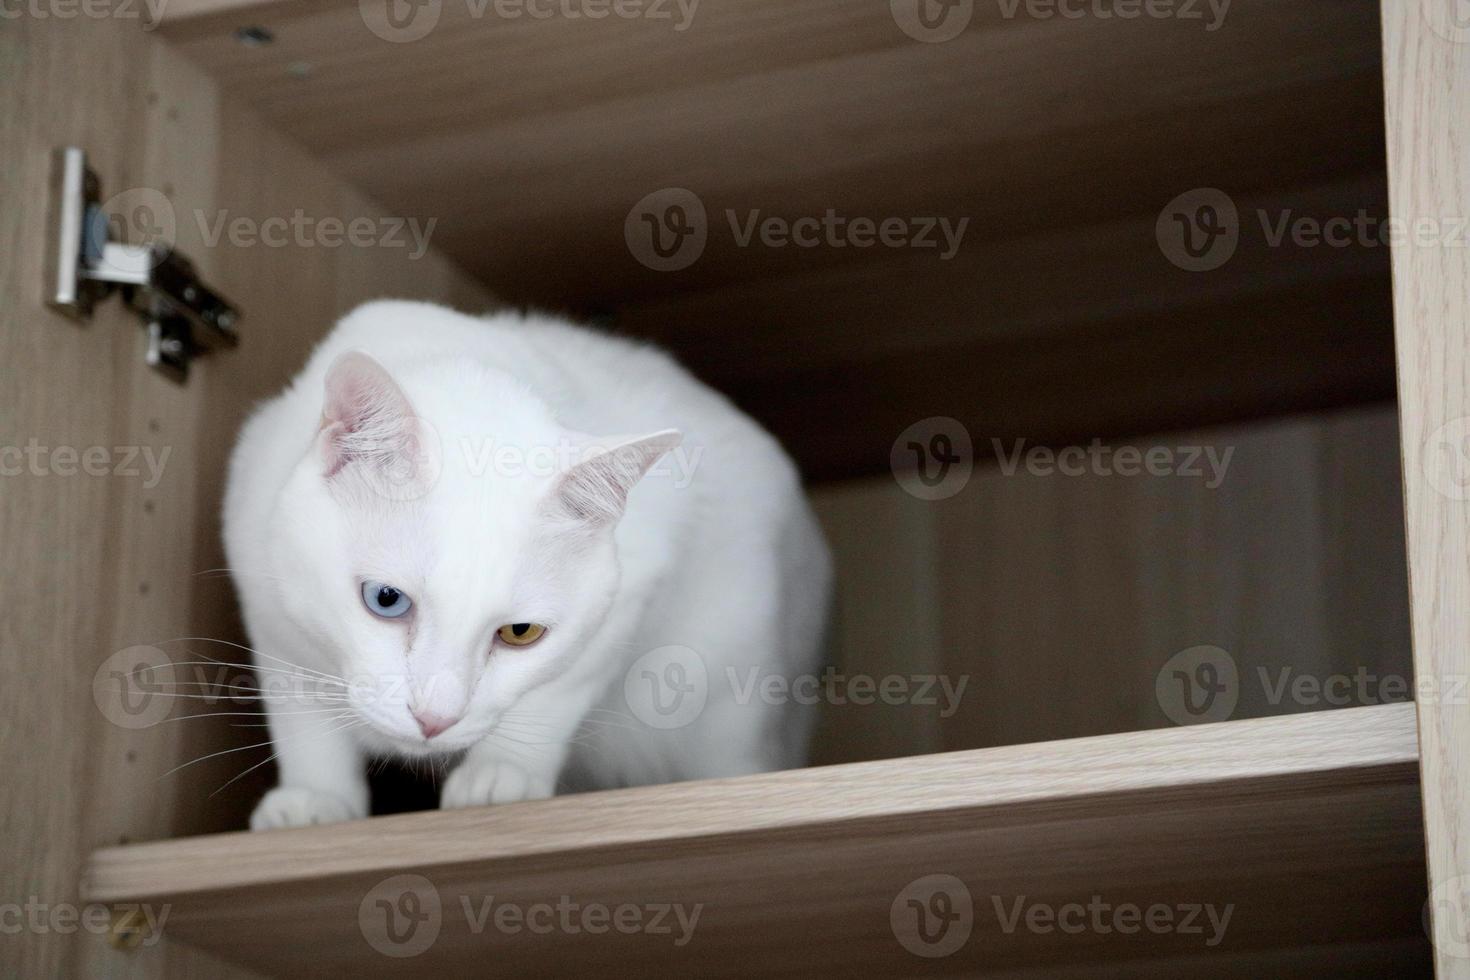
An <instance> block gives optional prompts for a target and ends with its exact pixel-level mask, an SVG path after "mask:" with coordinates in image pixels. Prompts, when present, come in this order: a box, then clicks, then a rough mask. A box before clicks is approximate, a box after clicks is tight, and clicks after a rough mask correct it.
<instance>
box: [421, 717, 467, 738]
mask: <svg viewBox="0 0 1470 980" xmlns="http://www.w3.org/2000/svg"><path fill="white" fill-rule="evenodd" d="M413 720H414V721H416V722H418V723H419V731H421V732H423V733H424V738H433V737H434V736H435V735H438V734H439V733H440V732H442V731H444V730H445V729H446V728H448V727H449V726H450V725H453V724H454V723H455V722H457V721H459V719H458V718H450V717H448V716H446V715H438V714H435V713H434V712H432V711H414V712H413Z"/></svg>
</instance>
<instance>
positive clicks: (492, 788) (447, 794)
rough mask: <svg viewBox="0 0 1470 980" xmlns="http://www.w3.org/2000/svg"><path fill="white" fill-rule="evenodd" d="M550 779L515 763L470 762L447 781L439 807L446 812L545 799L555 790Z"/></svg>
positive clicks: (452, 774) (460, 765) (459, 767)
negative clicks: (468, 807) (469, 807)
mask: <svg viewBox="0 0 1470 980" xmlns="http://www.w3.org/2000/svg"><path fill="white" fill-rule="evenodd" d="M555 788H556V786H555V781H554V780H553V779H551V778H550V777H546V776H540V775H537V774H535V773H531V772H527V771H526V770H525V769H523V768H521V767H520V766H518V765H516V764H515V763H513V762H504V761H501V760H498V759H497V760H494V761H490V762H485V761H477V760H473V759H466V760H465V761H464V762H461V763H460V764H459V766H458V767H457V768H456V769H455V770H454V771H453V772H451V773H450V774H449V778H448V779H446V780H445V781H444V790H443V792H442V793H441V794H440V796H439V807H440V809H444V810H453V809H458V808H459V807H466V806H485V805H487V804H490V803H519V802H521V801H522V800H544V799H546V798H547V797H548V796H551V795H552V792H553V791H554V790H555Z"/></svg>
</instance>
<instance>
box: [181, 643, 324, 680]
mask: <svg viewBox="0 0 1470 980" xmlns="http://www.w3.org/2000/svg"><path fill="white" fill-rule="evenodd" d="M158 642H159V644H164V643H219V644H222V645H224V646H227V647H234V648H235V649H237V650H244V651H245V652H246V653H248V654H250V655H251V656H255V657H265V658H266V659H267V660H274V661H275V662H276V663H278V664H285V665H286V666H287V667H294V668H295V669H297V670H303V671H307V672H308V673H312V674H316V675H318V676H320V677H327V678H330V679H331V680H334V681H342V682H344V683H346V680H347V679H346V678H345V677H338V676H337V675H336V674H331V673H328V672H327V671H324V670H317V669H316V668H315V667H307V666H305V665H304V664H298V663H292V662H291V661H289V660H285V659H283V658H281V657H277V656H274V655H272V654H269V653H266V652H265V651H263V650H256V649H254V648H252V647H247V646H245V645H244V644H243V643H236V642H234V641H233V640H221V639H218V638H216V637H212V636H176V637H174V638H173V639H171V640H159V641H158ZM200 656H206V654H200Z"/></svg>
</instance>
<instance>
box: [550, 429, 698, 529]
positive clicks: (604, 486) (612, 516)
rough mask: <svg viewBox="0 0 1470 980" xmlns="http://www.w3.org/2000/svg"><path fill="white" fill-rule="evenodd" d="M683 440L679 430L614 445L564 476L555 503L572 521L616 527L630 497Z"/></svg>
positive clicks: (558, 487) (576, 466) (666, 431)
mask: <svg viewBox="0 0 1470 980" xmlns="http://www.w3.org/2000/svg"><path fill="white" fill-rule="evenodd" d="M682 438H683V436H682V435H681V434H680V433H679V432H678V431H676V430H673V429H668V430H665V431H662V432H655V433H653V434H652V435H647V436H643V437H641V438H637V439H633V440H630V441H627V442H624V443H622V444H620V445H615V446H613V447H612V448H610V449H607V450H605V451H603V452H600V453H597V454H596V455H594V456H592V457H591V458H589V459H585V460H583V461H581V462H579V463H577V464H576V465H575V466H573V467H572V468H571V469H569V470H568V471H567V472H566V473H565V474H563V475H562V477H561V480H560V481H559V482H558V485H557V488H556V499H557V501H558V503H559V504H560V506H561V508H562V510H563V511H564V512H565V513H566V514H568V515H569V516H571V517H572V518H574V519H576V520H578V521H582V522H584V523H587V524H590V525H593V526H605V525H608V524H613V523H616V522H617V520H618V519H619V518H620V517H622V516H623V508H624V507H625V506H626V505H627V502H628V493H629V491H631V490H632V489H633V487H634V486H635V485H637V483H638V481H639V480H641V479H643V476H644V474H646V473H647V472H648V470H649V468H650V467H652V466H653V464H654V463H656V462H658V459H659V457H660V456H662V455H663V454H664V453H666V452H668V451H669V450H671V449H673V448H674V447H675V446H677V445H679V442H680V441H681V439H682Z"/></svg>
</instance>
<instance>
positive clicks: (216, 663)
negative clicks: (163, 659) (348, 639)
mask: <svg viewBox="0 0 1470 980" xmlns="http://www.w3.org/2000/svg"><path fill="white" fill-rule="evenodd" d="M200 656H204V655H203V654H201V655H200ZM169 667H235V668H238V669H240V670H248V671H259V672H262V673H269V674H272V675H277V676H282V677H294V678H296V679H298V680H304V681H311V682H313V683H317V684H332V685H334V686H336V687H341V688H344V689H345V688H347V687H348V685H347V684H346V683H345V682H343V681H339V680H336V679H329V678H325V677H315V676H312V675H311V674H303V673H299V672H297V671H292V670H284V669H282V668H280V667H263V666H261V665H259V664H237V663H232V662H230V661H227V660H215V659H213V658H208V659H205V660H175V661H170V662H168V663H166V664H144V665H142V666H141V667H138V668H137V669H136V670H130V671H128V672H127V673H126V674H123V675H122V676H124V677H134V676H137V675H140V674H145V673H148V672H149V671H155V670H158V671H161V670H163V669H165V668H169Z"/></svg>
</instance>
